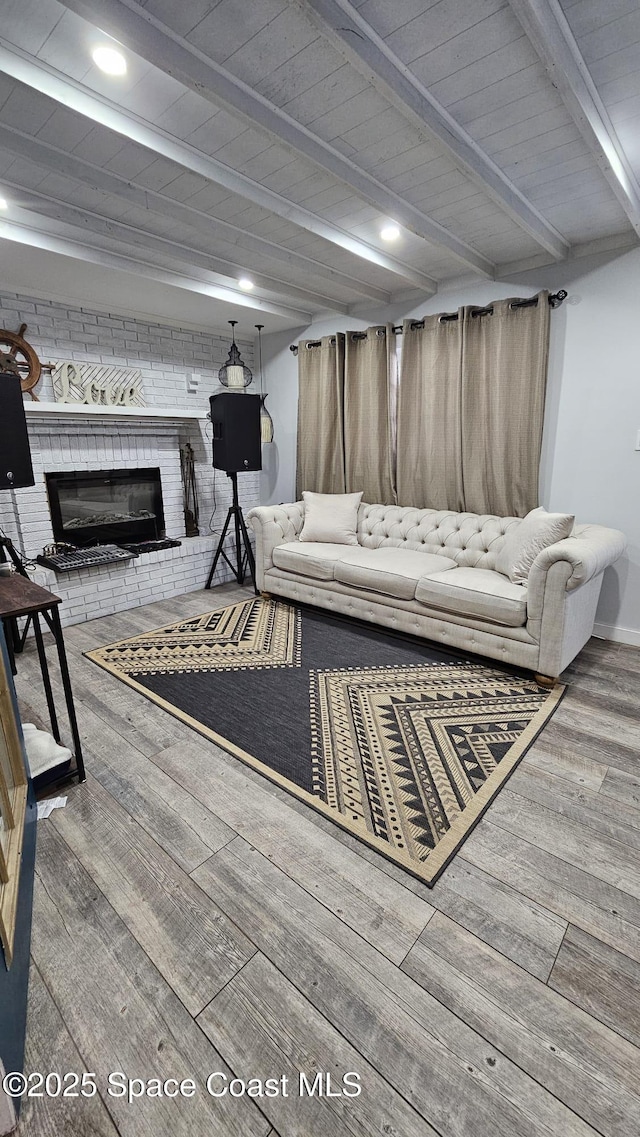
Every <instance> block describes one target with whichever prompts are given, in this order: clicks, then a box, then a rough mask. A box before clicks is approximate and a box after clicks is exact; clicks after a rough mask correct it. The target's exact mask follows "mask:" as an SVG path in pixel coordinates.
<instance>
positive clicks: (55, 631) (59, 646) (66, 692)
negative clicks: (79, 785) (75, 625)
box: [50, 606, 86, 782]
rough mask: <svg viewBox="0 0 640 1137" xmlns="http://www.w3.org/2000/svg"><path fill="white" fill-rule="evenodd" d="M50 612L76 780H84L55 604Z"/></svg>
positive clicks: (60, 627) (67, 666)
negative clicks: (74, 762)
mask: <svg viewBox="0 0 640 1137" xmlns="http://www.w3.org/2000/svg"><path fill="white" fill-rule="evenodd" d="M50 612H51V626H52V629H53V635H54V639H55V641H56V647H57V649H58V660H59V662H60V674H61V676H62V686H63V688H64V698H65V702H66V704H67V714H68V716H69V726H70V727H71V737H72V738H73V747H74V752H75V758H76V767H77V772H78V781H80V782H84V781H85V779H86V774H85V770H84V759H83V757H82V743H81V742H80V732H79V730H78V720H77V719H76V709H75V706H74V702H73V691H72V690H71V676H70V675H69V665H68V664H67V653H66V650H65V646H64V637H63V635H62V625H61V623H60V615H59V612H58V609H57V607H56V606H52V607H51V608H50Z"/></svg>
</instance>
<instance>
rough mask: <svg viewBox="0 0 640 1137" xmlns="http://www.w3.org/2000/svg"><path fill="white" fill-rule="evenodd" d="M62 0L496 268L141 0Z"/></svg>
mask: <svg viewBox="0 0 640 1137" xmlns="http://www.w3.org/2000/svg"><path fill="white" fill-rule="evenodd" d="M61 3H62V4H63V5H64V6H65V7H66V8H70V9H71V10H72V11H74V12H76V13H77V14H78V15H80V16H82V17H84V18H85V19H86V20H89V21H90V22H91V23H93V24H96V25H97V26H98V27H100V28H101V29H102V30H103V31H106V32H109V33H110V34H111V35H112V36H114V37H115V38H116V39H117V40H118V41H119V42H120V43H121V44H123V45H125V46H127V47H129V48H130V50H131V51H134V52H135V53H136V54H137V55H139V56H141V58H143V59H146V60H147V62H149V63H152V64H153V65H154V67H157V68H158V69H159V70H161V71H163V72H165V74H167V75H172V76H173V77H174V78H175V79H177V80H178V81H179V82H180V83H182V84H184V86H186V87H189V88H190V89H191V90H192V91H195V92H196V93H197V94H198V95H200V96H201V97H202V98H205V99H208V100H209V101H210V102H212V103H213V104H214V105H215V106H216V107H219V106H220V104H223V105H224V106H226V107H227V108H229V109H230V110H232V111H233V112H234V113H236V114H238V115H240V116H241V117H242V119H243V120H244V121H245V122H247V123H249V124H250V125H251V126H253V127H256V126H258V127H262V129H263V130H267V131H269V133H270V134H272V135H273V137H274V138H277V139H278V140H279V141H280V142H282V143H284V144H285V145H286V146H288V147H290V148H292V149H293V150H295V151H296V153H298V154H304V156H305V157H306V158H309V159H310V160H311V161H312V162H314V163H315V164H316V165H317V166H319V167H320V168H321V169H322V170H324V171H326V172H328V173H330V174H332V175H333V176H334V177H336V178H339V179H340V181H342V182H344V183H345V185H348V186H351V188H352V189H353V190H355V192H356V193H357V194H359V195H360V196H361V197H363V198H364V199H365V200H366V201H368V202H369V203H370V204H371V205H374V206H375V207H376V208H377V209H379V210H380V211H381V213H382V214H383V216H390V217H393V218H395V220H396V221H397V222H398V223H399V224H401V225H404V226H405V228H407V229H409V230H410V231H411V232H413V233H415V234H417V235H418V236H419V237H422V238H424V240H426V241H428V242H429V243H430V244H432V245H435V246H436V247H438V248H443V249H446V250H447V252H449V253H451V254H452V256H454V257H456V258H457V259H458V260H459V261H460V262H461V263H462V264H464V265H465V266H466V267H467V268H471V269H473V270H474V271H476V272H478V273H479V274H480V275H482V276H493V275H494V272H495V266H494V265H493V264H492V262H491V261H490V260H489V259H488V258H487V257H484V256H483V255H482V254H481V253H479V252H478V251H477V250H476V249H473V248H472V247H471V245H469V244H467V243H466V242H465V241H462V240H461V239H460V238H459V237H456V236H455V234H454V233H452V232H451V231H450V230H448V229H446V228H445V227H444V226H443V225H440V224H439V223H438V222H437V221H434V220H433V219H432V218H431V217H428V216H427V215H426V214H425V213H423V212H422V210H420V209H418V208H417V207H416V206H414V205H412V204H411V203H410V202H409V201H407V200H406V199H405V198H403V197H402V196H401V195H400V194H397V193H395V192H394V191H393V190H391V189H389V188H388V186H385V185H384V184H383V183H382V182H380V181H378V179H377V178H374V177H373V176H372V175H371V174H369V173H367V171H366V170H364V169H362V167H360V166H358V165H357V163H356V162H354V161H352V160H351V159H350V158H346V157H345V155H344V154H342V153H341V152H340V151H339V150H337V149H336V148H335V147H334V146H332V145H331V144H330V143H329V142H325V141H324V140H323V139H321V138H319V137H318V136H317V135H316V134H314V133H313V132H312V131H311V130H309V129H307V127H305V126H303V125H302V124H301V123H299V122H298V121H297V120H296V119H294V118H292V117H291V115H289V114H287V113H286V112H285V111H283V110H281V109H280V108H279V107H277V106H275V104H273V103H271V102H270V101H269V100H268V99H266V98H264V97H263V96H262V95H260V94H258V92H257V91H254V90H253V88H252V87H250V86H249V85H248V84H247V83H244V82H243V81H242V80H241V79H238V78H237V77H236V76H235V75H232V74H231V72H230V71H227V70H225V68H224V67H221V66H220V65H219V64H217V63H215V62H214V61H213V60H212V59H210V58H209V57H208V56H206V55H205V54H204V53H203V52H201V51H200V50H199V49H198V48H197V47H195V46H194V45H193V44H191V43H189V41H188V40H186V39H184V38H183V37H182V36H180V35H178V34H177V33H176V32H174V31H173V30H172V29H171V28H169V27H168V26H167V25H166V24H164V23H162V22H161V21H160V20H158V19H156V17H155V16H153V15H152V14H151V13H150V12H147V10H146V9H145V8H142V7H140V5H138V4H136V3H135V0H126V3H122V2H121V0H61Z"/></svg>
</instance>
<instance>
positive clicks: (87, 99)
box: [0, 40, 437, 296]
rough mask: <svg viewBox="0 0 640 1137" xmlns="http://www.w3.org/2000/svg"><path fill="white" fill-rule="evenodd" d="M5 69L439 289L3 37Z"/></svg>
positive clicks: (426, 288) (0, 52)
mask: <svg viewBox="0 0 640 1137" xmlns="http://www.w3.org/2000/svg"><path fill="white" fill-rule="evenodd" d="M0 71H3V72H4V73H5V75H10V76H11V77H12V78H14V79H17V80H18V81H19V82H21V83H24V84H25V85H26V86H28V87H31V88H33V90H36V91H39V92H40V93H41V94H43V95H46V96H47V97H48V98H50V99H54V100H55V101H56V102H58V103H60V104H61V105H62V106H66V107H69V109H70V110H74V111H76V112H77V113H78V114H81V115H84V117H85V118H88V119H91V121H92V122H96V123H99V124H100V125H101V126H105V127H107V129H109V130H112V131H114V132H115V133H116V134H120V135H121V136H122V137H123V138H127V139H129V141H131V142H137V143H138V144H139V145H140V146H144V147H145V148H146V149H147V150H150V151H151V152H152V153H155V154H159V155H162V157H163V158H169V159H170V160H171V161H173V162H176V163H177V164H178V165H180V166H182V167H183V168H184V169H186V170H192V171H193V172H194V173H196V174H201V175H202V176H203V177H205V178H207V179H208V180H209V181H211V182H214V183H215V184H216V185H221V186H224V187H225V188H226V189H228V190H229V192H230V193H236V194H238V195H239V196H241V197H242V198H244V199H245V200H248V201H252V202H254V204H255V205H259V206H261V207H262V208H263V209H267V210H270V211H271V212H272V213H275V214H276V215H277V216H278V217H283V218H285V220H287V221H290V222H292V224H294V225H297V226H299V227H300V228H301V229H305V230H307V231H308V232H310V233H315V235H316V236H318V237H322V238H323V239H324V240H325V241H330V242H331V244H333V245H337V246H338V247H339V248H341V249H344V250H345V251H346V252H349V253H352V254H353V255H354V256H357V257H362V258H363V259H364V260H365V261H369V262H370V263H371V264H375V265H378V267H379V268H384V269H387V270H388V271H389V272H392V273H394V274H395V275H396V276H400V277H402V278H403V279H404V280H409V281H411V283H412V284H415V285H417V287H418V288H420V289H422V291H423V292H426V293H427V294H428V295H430V296H432V295H434V293H435V292H437V284H436V282H435V281H434V280H433V279H432V278H431V277H430V276H428V275H427V274H426V273H424V272H421V271H420V270H419V269H416V268H414V267H413V266H412V265H407V264H404V262H403V261H400V260H398V259H397V258H396V257H392V256H389V254H388V253H384V252H382V251H381V250H380V249H376V248H375V247H374V246H373V245H369V244H367V243H366V241H361V240H359V239H358V238H356V237H354V236H352V234H351V233H348V232H347V231H346V230H345V229H340V228H339V227H338V226H337V225H333V224H332V223H331V222H329V221H326V220H325V219H324V218H323V217H319V216H318V215H317V214H316V213H312V212H311V211H310V210H307V209H304V208H303V207H302V206H299V205H296V204H295V203H294V202H292V201H288V200H287V198H285V197H282V196H281V195H280V194H278V193H274V191H273V190H270V189H267V188H266V187H265V186H262V185H260V183H259V182H254V181H253V180H252V179H251V178H248V177H247V176H246V175H245V174H241V173H238V171H237V170H233V169H231V167H230V166H226V165H225V164H224V163H223V162H219V161H217V159H215V158H211V157H209V156H208V155H207V154H203V153H202V152H201V151H200V150H197V149H196V148H195V146H190V145H189V144H188V143H187V142H182V141H181V140H180V139H178V138H175V137H174V136H173V135H171V134H169V133H168V132H167V131H164V130H161V129H160V128H159V127H156V126H151V125H150V124H149V123H148V122H145V120H144V119H142V118H140V117H139V116H138V115H135V114H133V113H132V112H131V111H124V110H123V109H122V107H119V106H118V105H117V104H116V103H114V102H112V101H111V100H110V99H107V98H105V97H104V96H103V95H97V94H95V93H94V92H92V91H89V90H88V89H87V88H86V87H83V86H82V84H81V83H78V82H76V81H75V80H74V79H70V78H69V77H68V76H65V75H63V74H62V73H61V72H60V71H57V70H56V69H55V68H54V67H50V66H49V64H47V63H44V62H43V61H42V60H38V59H35V58H34V57H33V56H30V55H28V54H27V53H26V52H23V51H21V50H19V49H18V48H16V47H13V46H12V45H9V44H7V43H6V41H4V40H0Z"/></svg>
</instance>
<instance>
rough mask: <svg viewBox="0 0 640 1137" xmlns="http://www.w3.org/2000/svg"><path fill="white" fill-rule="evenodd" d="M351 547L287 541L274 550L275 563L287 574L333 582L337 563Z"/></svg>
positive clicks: (321, 542) (325, 542)
mask: <svg viewBox="0 0 640 1137" xmlns="http://www.w3.org/2000/svg"><path fill="white" fill-rule="evenodd" d="M349 547H350V546H348V545H342V544H331V543H330V542H328V541H304V542H303V541H286V542H285V543H284V544H283V545H276V547H275V549H274V550H273V563H274V565H275V566H276V568H279V569H284V570H285V572H295V573H300V575H301V576H312V577H314V578H315V580H333V579H334V567H335V563H336V561H337V560H338V558H339V557H342V556H344V554H345V552H346V550H347V548H349Z"/></svg>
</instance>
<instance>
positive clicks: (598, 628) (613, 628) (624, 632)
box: [593, 624, 640, 647]
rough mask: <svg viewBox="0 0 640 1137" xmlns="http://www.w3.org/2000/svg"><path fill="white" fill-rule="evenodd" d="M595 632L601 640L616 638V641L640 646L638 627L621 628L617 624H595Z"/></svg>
mask: <svg viewBox="0 0 640 1137" xmlns="http://www.w3.org/2000/svg"><path fill="white" fill-rule="evenodd" d="M593 634H594V636H596V637H597V638H598V639H599V640H614V641H615V642H616V643H620V644H630V645H631V647H640V631H638V630H637V629H636V628H619V627H617V625H616V624H594V626H593Z"/></svg>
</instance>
